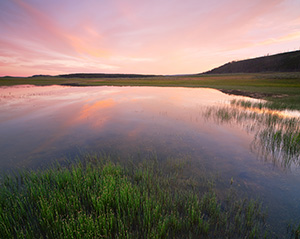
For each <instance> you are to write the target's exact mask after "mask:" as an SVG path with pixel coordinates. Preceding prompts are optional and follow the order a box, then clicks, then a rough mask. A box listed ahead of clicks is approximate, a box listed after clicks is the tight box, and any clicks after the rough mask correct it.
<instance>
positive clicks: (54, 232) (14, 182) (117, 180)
mask: <svg viewBox="0 0 300 239" xmlns="http://www.w3.org/2000/svg"><path fill="white" fill-rule="evenodd" d="M181 166H182V165H181ZM181 166H180V167H181ZM166 167H168V168H166ZM173 169H175V170H173ZM176 171H178V165H176V166H175V167H172V166H170V163H168V164H164V165H163V164H161V163H160V164H159V163H158V162H157V161H156V160H150V161H144V162H141V163H139V164H137V165H134V164H133V165H131V166H128V165H127V166H126V167H124V166H120V165H117V164H114V163H112V162H110V161H109V160H103V159H96V160H93V162H91V161H88V160H85V161H83V162H80V163H76V164H72V165H70V166H68V167H62V166H59V165H58V166H56V167H53V168H51V169H48V170H43V171H35V172H28V171H27V172H23V173H21V174H19V175H18V176H7V177H6V178H5V179H4V180H3V181H2V182H1V186H0V237H1V238H199V237H200V238H201V237H207V238H262V237H263V236H264V235H265V234H264V233H265V231H266V230H265V222H264V213H263V212H262V208H261V205H260V204H259V203H258V202H256V201H252V200H250V201H248V200H240V199H236V198H235V199H234V198H232V197H231V198H228V199H227V200H225V201H223V202H222V201H220V200H219V199H218V197H217V196H216V193H215V192H214V190H213V188H211V189H209V190H207V191H201V192H199V191H197V190H195V188H193V189H190V188H189V187H184V185H183V183H182V182H183V179H182V178H179V176H177V175H178V174H176ZM166 172H167V173H166ZM179 180H180V183H179ZM186 182H188V179H186ZM179 184H180V187H177V186H176V185H179Z"/></svg>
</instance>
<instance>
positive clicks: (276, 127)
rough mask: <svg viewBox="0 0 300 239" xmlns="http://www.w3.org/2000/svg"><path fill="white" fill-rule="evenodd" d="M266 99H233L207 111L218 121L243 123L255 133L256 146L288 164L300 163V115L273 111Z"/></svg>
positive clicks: (267, 157)
mask: <svg viewBox="0 0 300 239" xmlns="http://www.w3.org/2000/svg"><path fill="white" fill-rule="evenodd" d="M266 104H267V103H255V102H254V103H253V102H249V101H232V102H231V105H230V106H229V107H226V106H224V107H210V108H207V110H206V111H205V113H204V115H205V117H207V118H213V119H214V120H215V121H216V122H219V123H227V124H234V125H240V126H241V127H243V128H244V129H245V130H246V131H248V132H252V133H254V134H255V136H254V140H253V142H252V143H251V147H252V149H253V150H255V151H256V152H258V153H259V155H260V156H261V157H262V158H263V159H265V160H272V161H273V162H274V163H275V164H279V165H281V166H283V167H285V168H289V167H291V165H296V166H299V165H300V119H299V118H297V117H284V116H282V115H280V113H278V112H275V111H271V110H269V109H268V108H267V106H266Z"/></svg>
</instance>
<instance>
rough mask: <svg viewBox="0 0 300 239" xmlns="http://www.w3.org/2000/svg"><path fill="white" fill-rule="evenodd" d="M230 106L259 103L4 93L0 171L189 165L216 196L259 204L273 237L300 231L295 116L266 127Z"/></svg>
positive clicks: (128, 91)
mask: <svg viewBox="0 0 300 239" xmlns="http://www.w3.org/2000/svg"><path fill="white" fill-rule="evenodd" d="M232 100H235V101H236V102H239V100H249V101H251V102H254V103H255V102H256V101H255V100H253V99H250V98H246V97H241V96H230V95H226V94H223V93H221V92H220V91H217V90H214V89H205V88H169V87H163V88H160V87H106V86H103V87H68V86H44V87H42V86H29V85H22V86H14V87H1V88H0V135H1V137H0V169H1V172H2V173H3V172H7V171H10V170H16V169H20V168H31V169H34V168H39V167H47V166H48V165H50V164H51V163H53V162H55V161H61V162H63V161H64V160H66V159H72V158H74V157H76V156H78V155H81V154H86V153H94V152H95V153H98V152H101V153H105V154H109V155H115V156H116V157H119V158H120V159H121V160H128V159H131V158H139V157H145V156H147V155H155V157H157V158H158V159H159V160H166V159H178V158H181V159H186V160H189V161H190V162H191V163H192V164H193V166H194V167H192V168H193V170H192V171H191V172H189V173H190V174H191V175H193V176H194V177H195V178H200V177H201V175H204V174H205V175H208V176H210V177H212V178H213V179H214V184H215V187H216V188H217V190H218V191H220V192H222V191H223V190H227V189H230V188H231V187H233V188H235V190H237V192H238V193H239V194H240V195H245V196H246V195H247V196H249V197H253V198H259V199H260V200H262V202H263V205H264V206H265V207H267V208H268V211H267V212H268V220H269V223H270V224H271V225H272V228H273V230H274V231H276V233H278V235H279V234H281V233H283V234H284V232H285V230H286V226H287V225H288V224H289V223H298V222H299V221H300V200H299V198H300V190H299V185H300V171H299V162H298V159H299V152H300V150H299V147H298V146H299V140H298V138H297V137H299V139H300V134H298V132H299V131H298V130H299V127H298V119H297V117H298V118H299V116H298V115H297V113H296V114H295V113H294V115H292V114H291V113H290V112H285V115H280V114H276V113H274V112H272V114H270V115H272V117H271V118H270V117H265V114H269V113H261V112H255V113H253V109H251V108H243V107H241V105H239V104H232V103H231V104H230V101H232ZM251 110H252V111H251ZM273 113H274V114H273ZM274 115H275V116H274ZM292 116H294V117H296V118H293V119H292V120H290V117H292ZM274 117H275V119H273V118H274ZM285 119H288V120H287V121H285ZM280 125H284V127H283V128H282V127H281V126H280ZM291 125H293V127H292V128H291ZM280 127H281V128H280ZM272 130H273V131H272ZM288 133H290V134H288ZM288 139H289V140H290V141H288ZM297 140H298V141H297ZM291 144H293V145H294V146H293V148H291V147H289V145H291ZM287 145H288V146H287Z"/></svg>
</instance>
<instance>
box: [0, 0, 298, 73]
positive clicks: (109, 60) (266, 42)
mask: <svg viewBox="0 0 300 239" xmlns="http://www.w3.org/2000/svg"><path fill="white" fill-rule="evenodd" d="M299 49H300V0H251V1H249V0H185V1H183V0H151V1H150V0H147V1H146V0H85V1H82V0H43V1H41V0H1V1H0V76H6V75H11V76H30V75H34V74H49V75H57V74H63V73H76V72H78V73H79V72H82V73H84V72H89V73H95V72H98V73H143V74H148V73H150V74H191V73H199V72H203V71H207V70H209V69H211V68H214V67H217V66H219V65H222V64H224V63H226V62H229V61H232V60H241V59H246V58H251V57H257V56H264V55H267V54H275V53H281V52H286V51H293V50H299Z"/></svg>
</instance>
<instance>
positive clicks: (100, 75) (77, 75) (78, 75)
mask: <svg viewBox="0 0 300 239" xmlns="http://www.w3.org/2000/svg"><path fill="white" fill-rule="evenodd" d="M155 76H157V75H141V74H105V73H75V74H66V75H58V76H57V77H63V78H141V77H155Z"/></svg>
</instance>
